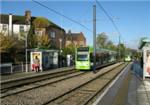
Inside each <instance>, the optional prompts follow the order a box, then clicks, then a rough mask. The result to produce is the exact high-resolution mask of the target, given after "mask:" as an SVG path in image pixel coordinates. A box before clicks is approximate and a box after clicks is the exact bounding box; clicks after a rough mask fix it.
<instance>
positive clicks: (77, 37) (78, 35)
mask: <svg viewBox="0 0 150 105" xmlns="http://www.w3.org/2000/svg"><path fill="white" fill-rule="evenodd" d="M67 39H68V40H73V41H74V40H82V39H84V40H86V38H85V36H84V35H83V33H82V32H80V33H68V34H67Z"/></svg>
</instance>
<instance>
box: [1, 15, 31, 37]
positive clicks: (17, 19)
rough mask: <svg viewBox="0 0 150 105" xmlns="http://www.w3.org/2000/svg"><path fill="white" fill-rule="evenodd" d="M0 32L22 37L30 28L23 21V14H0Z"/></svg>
mask: <svg viewBox="0 0 150 105" xmlns="http://www.w3.org/2000/svg"><path fill="white" fill-rule="evenodd" d="M0 17H1V19H0V32H2V33H4V34H5V35H11V36H16V37H18V38H19V39H20V38H24V37H25V35H26V34H27V32H28V31H29V29H30V25H27V24H26V23H25V16H17V15H12V14H9V15H6V14H0Z"/></svg>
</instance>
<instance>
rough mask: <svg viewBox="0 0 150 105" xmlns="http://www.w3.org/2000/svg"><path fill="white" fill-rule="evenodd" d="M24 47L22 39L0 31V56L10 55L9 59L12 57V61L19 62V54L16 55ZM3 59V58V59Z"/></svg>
mask: <svg viewBox="0 0 150 105" xmlns="http://www.w3.org/2000/svg"><path fill="white" fill-rule="evenodd" d="M24 48H25V41H24V40H21V39H20V40H19V39H18V38H17V37H14V36H9V35H6V34H3V33H2V32H1V33H0V53H1V54H2V57H3V56H4V58H5V56H10V57H11V58H9V59H13V61H14V63H17V62H19V60H22V61H23V59H20V58H21V56H18V53H19V52H23V50H24ZM5 54H6V55H5ZM22 58H24V57H22ZM3 61H5V60H4V59H3ZM9 62H10V60H9Z"/></svg>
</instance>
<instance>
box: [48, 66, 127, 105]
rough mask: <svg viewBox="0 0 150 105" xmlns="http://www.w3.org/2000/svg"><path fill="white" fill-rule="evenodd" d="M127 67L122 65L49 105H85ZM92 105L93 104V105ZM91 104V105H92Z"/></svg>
mask: <svg viewBox="0 0 150 105" xmlns="http://www.w3.org/2000/svg"><path fill="white" fill-rule="evenodd" d="M124 66H125V65H121V66H120V67H118V68H117V69H115V70H113V71H111V72H108V73H107V74H105V75H103V76H101V77H99V78H97V79H96V80H94V81H92V82H90V83H88V84H87V85H85V86H83V87H81V88H79V89H76V90H75V91H73V92H71V93H69V94H66V95H65V96H63V97H61V98H59V99H57V100H55V101H54V102H51V103H49V104H48V105H85V103H86V100H87V99H89V98H90V97H91V96H92V95H93V94H95V93H97V92H98V91H99V90H102V89H103V88H104V87H105V86H106V85H107V84H108V83H109V82H110V81H111V80H112V79H113V78H114V76H116V74H118V73H119V72H120V71H121V70H122V68H123V67H124ZM91 104H92V103H91ZM91 104H89V105H91ZM86 105H87V104H86Z"/></svg>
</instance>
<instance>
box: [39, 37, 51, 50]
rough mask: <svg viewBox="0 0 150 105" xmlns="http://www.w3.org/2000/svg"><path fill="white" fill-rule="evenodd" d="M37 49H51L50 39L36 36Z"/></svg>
mask: <svg viewBox="0 0 150 105" xmlns="http://www.w3.org/2000/svg"><path fill="white" fill-rule="evenodd" d="M36 39H37V44H38V45H37V47H38V48H42V49H49V48H50V47H51V43H50V38H49V36H48V35H41V36H36Z"/></svg>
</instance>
